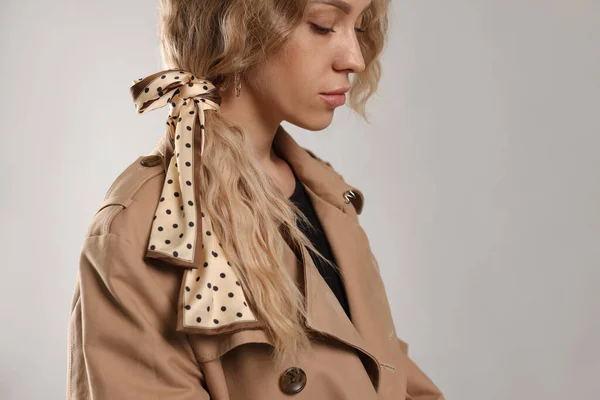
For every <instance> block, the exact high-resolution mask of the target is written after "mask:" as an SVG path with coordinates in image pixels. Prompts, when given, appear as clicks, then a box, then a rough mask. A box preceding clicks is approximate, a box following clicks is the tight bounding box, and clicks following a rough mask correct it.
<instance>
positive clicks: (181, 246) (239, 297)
mask: <svg viewBox="0 0 600 400" xmlns="http://www.w3.org/2000/svg"><path fill="white" fill-rule="evenodd" d="M130 91H131V96H132V98H133V101H134V103H135V106H136V110H137V112H138V114H144V113H145V112H147V111H151V110H154V109H157V108H160V107H164V106H165V105H167V104H169V105H170V106H171V113H170V114H169V118H168V120H167V125H168V129H169V133H170V134H171V136H170V137H171V143H172V144H173V148H174V151H173V156H172V157H171V158H170V160H169V165H168V168H167V171H166V176H165V181H164V184H163V189H162V192H161V195H160V199H159V202H158V205H157V208H156V211H155V215H154V220H153V222H152V230H151V233H150V238H149V242H148V248H147V250H146V257H150V258H156V259H161V260H164V261H166V262H168V263H170V264H172V265H176V266H180V267H186V269H185V273H184V275H183V281H182V284H181V292H180V296H179V302H178V303H179V304H178V307H177V308H178V322H177V330H178V331H184V332H196V333H197V332H198V331H199V330H201V331H202V332H203V333H208V334H216V333H220V332H222V331H225V330H227V329H229V330H230V329H231V328H232V327H235V328H238V327H240V326H261V324H262V323H261V322H259V321H258V320H257V319H256V317H255V316H254V314H253V313H252V311H251V309H250V307H249V305H248V303H247V300H246V297H245V296H244V291H243V290H242V286H241V282H240V281H239V279H238V277H237V276H236V274H235V272H234V269H233V268H231V263H230V262H229V261H228V260H227V258H226V255H225V252H224V251H223V249H222V248H221V243H220V242H219V240H218V238H217V237H216V236H215V234H214V232H213V231H212V225H211V222H210V217H209V215H207V214H206V213H205V212H203V210H202V208H201V204H200V192H199V184H198V183H199V177H200V166H201V156H202V154H203V152H204V120H205V118H204V111H207V110H213V111H215V112H216V111H218V110H219V106H220V104H221V97H220V95H219V93H218V88H216V87H215V85H213V84H212V83H211V82H210V81H209V80H206V79H202V78H197V77H195V76H194V75H192V74H191V73H189V72H185V71H180V70H165V71H161V72H158V73H155V74H153V75H150V76H147V77H146V78H140V79H137V80H134V81H133V86H132V87H131V89H130ZM173 137H174V139H172V138H173ZM225 326H228V328H226V327H225Z"/></svg>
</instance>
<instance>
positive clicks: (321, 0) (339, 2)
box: [311, 0, 371, 14]
mask: <svg viewBox="0 0 600 400" xmlns="http://www.w3.org/2000/svg"><path fill="white" fill-rule="evenodd" d="M311 3H318V4H328V5H330V6H334V7H337V8H339V9H340V10H342V11H343V12H344V13H346V14H350V13H351V12H352V6H351V5H350V4H348V3H346V2H345V1H343V0H312V1H311ZM370 5H371V3H369V4H367V6H366V7H365V8H364V9H363V10H362V12H365V10H366V9H367V8H368V7H369V6H370ZM362 12H361V14H362Z"/></svg>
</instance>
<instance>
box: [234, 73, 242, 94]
mask: <svg viewBox="0 0 600 400" xmlns="http://www.w3.org/2000/svg"><path fill="white" fill-rule="evenodd" d="M241 90H242V81H241V79H240V74H238V73H237V72H236V73H235V96H236V97H240V91H241Z"/></svg>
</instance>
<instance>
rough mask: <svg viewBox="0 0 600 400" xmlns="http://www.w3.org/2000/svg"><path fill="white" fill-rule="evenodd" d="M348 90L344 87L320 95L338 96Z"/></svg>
mask: <svg viewBox="0 0 600 400" xmlns="http://www.w3.org/2000/svg"><path fill="white" fill-rule="evenodd" d="M348 90H350V88H348V87H344V88H340V89H336V90H333V91H331V92H325V93H321V94H323V95H325V96H332V95H338V94H345V93H346V92H347V91H348Z"/></svg>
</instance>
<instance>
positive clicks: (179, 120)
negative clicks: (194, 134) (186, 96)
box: [177, 103, 185, 136]
mask: <svg viewBox="0 0 600 400" xmlns="http://www.w3.org/2000/svg"><path fill="white" fill-rule="evenodd" d="M183 105H184V106H185V103H183ZM177 122H181V117H179V119H178V120H177ZM177 136H179V135H177Z"/></svg>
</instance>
